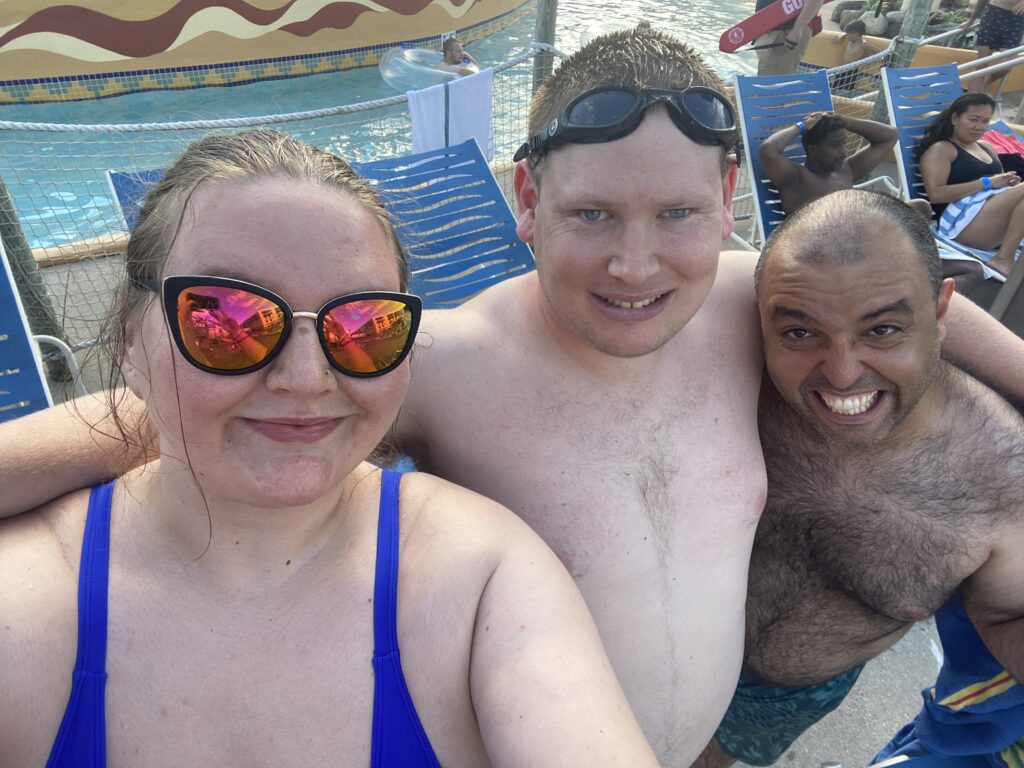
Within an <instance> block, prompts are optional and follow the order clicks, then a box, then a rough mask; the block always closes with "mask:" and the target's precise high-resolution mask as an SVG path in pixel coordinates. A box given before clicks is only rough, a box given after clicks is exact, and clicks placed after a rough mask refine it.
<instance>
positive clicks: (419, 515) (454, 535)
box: [401, 472, 547, 570]
mask: <svg viewBox="0 0 1024 768" xmlns="http://www.w3.org/2000/svg"><path fill="white" fill-rule="evenodd" d="M401 487H402V494H401V503H402V521H403V527H404V529H405V530H406V531H407V532H408V535H409V536H410V537H414V538H415V540H416V542H417V544H418V545H424V546H426V547H428V548H432V547H434V546H437V545H440V546H441V547H442V548H443V549H444V550H445V551H446V552H449V553H450V552H459V553H460V557H462V558H463V560H464V562H473V563H475V564H476V566H477V567H479V568H482V569H484V570H487V569H490V568H493V567H494V566H496V565H497V564H498V563H499V562H500V561H501V560H502V559H503V558H505V557H506V556H507V555H509V554H510V553H512V552H520V551H522V550H523V549H526V550H531V549H534V548H538V549H547V547H546V545H544V544H543V542H541V540H540V538H539V537H538V536H537V534H536V533H534V532H533V530H532V529H531V528H530V527H529V526H527V525H526V523H524V522H523V521H522V520H521V519H520V518H519V517H518V516H517V515H516V514H515V513H513V512H512V511H511V510H509V509H508V508H506V507H504V506H502V505H501V504H499V503H497V502H496V501H492V500H491V499H488V498H486V497H485V496H481V495H480V494H479V493H476V492H474V491H471V490H469V489H467V488H463V487H461V486H458V485H455V484H454V483H450V482H448V481H447V480H442V479H441V478H440V477H436V476H435V475H431V474H427V473H425V472H410V473H407V474H405V475H404V476H403V479H402V486H401Z"/></svg>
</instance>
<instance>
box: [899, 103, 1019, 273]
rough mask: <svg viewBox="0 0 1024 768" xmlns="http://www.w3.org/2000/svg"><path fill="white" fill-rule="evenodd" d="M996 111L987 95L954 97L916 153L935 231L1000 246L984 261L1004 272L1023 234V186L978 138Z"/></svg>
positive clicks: (974, 243)
mask: <svg viewBox="0 0 1024 768" xmlns="http://www.w3.org/2000/svg"><path fill="white" fill-rule="evenodd" d="M994 110H995V102H994V101H993V100H992V97H991V96H989V95H988V94H986V93H966V94H964V95H963V96H960V97H959V98H957V99H955V100H954V101H953V103H952V104H950V105H949V106H948V107H947V108H946V109H944V110H943V111H942V112H940V113H939V114H938V116H937V117H936V118H935V120H933V121H932V124H931V125H930V126H929V127H928V131H927V132H926V133H925V135H924V138H923V139H921V144H920V146H919V147H918V157H919V158H920V161H921V178H922V180H923V182H924V189H925V192H926V193H927V194H928V199H929V200H930V201H931V204H932V208H934V209H935V216H936V218H937V219H938V222H939V232H941V233H942V234H944V235H946V236H947V237H950V238H952V239H953V240H956V241H957V242H960V243H963V244H964V245H966V246H969V247H971V248H981V249H984V250H996V249H998V250H997V252H996V255H995V256H994V257H993V258H992V259H991V260H989V262H988V265H989V266H990V267H992V268H993V269H996V270H999V271H1000V272H1002V273H1004V274H1006V273H1008V272H1009V271H1010V269H1012V267H1013V259H1014V254H1016V252H1017V247H1018V246H1019V245H1020V241H1021V239H1022V238H1024V187H1022V186H1018V185H1019V184H1020V177H1019V176H1017V174H1016V173H1014V172H1013V171H1009V172H1005V173H1004V172H1003V166H1002V164H1001V163H1000V162H999V157H998V155H997V154H996V151H995V150H994V149H993V148H992V146H991V145H990V144H989V143H988V142H986V141H980V139H981V136H982V135H983V134H984V133H985V131H986V130H988V124H989V121H990V120H991V119H992V113H993V111H994Z"/></svg>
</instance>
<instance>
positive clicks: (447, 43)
mask: <svg viewBox="0 0 1024 768" xmlns="http://www.w3.org/2000/svg"><path fill="white" fill-rule="evenodd" d="M458 42H459V38H457V37H446V38H445V40H444V42H443V43H441V50H442V51H444V52H445V53H448V52H449V51H452V50H454V49H455V45H456V43H458Z"/></svg>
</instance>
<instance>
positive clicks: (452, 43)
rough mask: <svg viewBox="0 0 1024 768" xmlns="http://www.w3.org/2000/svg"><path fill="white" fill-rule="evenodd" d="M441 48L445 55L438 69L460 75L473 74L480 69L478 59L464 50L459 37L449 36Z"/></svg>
mask: <svg viewBox="0 0 1024 768" xmlns="http://www.w3.org/2000/svg"><path fill="white" fill-rule="evenodd" d="M441 50H442V51H444V57H443V58H442V59H441V61H440V62H439V63H438V65H437V68H438V69H444V70H446V71H448V72H455V73H457V74H460V75H472V74H475V73H476V72H478V71H480V65H479V64H477V61H476V59H474V58H473V57H472V56H471V55H470V54H469V53H468V52H466V51H465V50H463V48H462V43H460V42H459V38H457V37H449V38H448V39H447V40H445V41H444V44H443V45H442V46H441Z"/></svg>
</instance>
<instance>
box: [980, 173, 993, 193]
mask: <svg viewBox="0 0 1024 768" xmlns="http://www.w3.org/2000/svg"><path fill="white" fill-rule="evenodd" d="M981 186H982V188H983V189H985V190H989V189H992V179H990V178H989V177H988V176H982V177H981Z"/></svg>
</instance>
